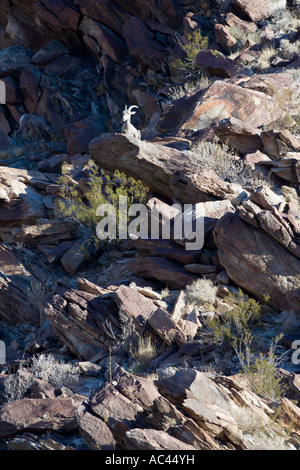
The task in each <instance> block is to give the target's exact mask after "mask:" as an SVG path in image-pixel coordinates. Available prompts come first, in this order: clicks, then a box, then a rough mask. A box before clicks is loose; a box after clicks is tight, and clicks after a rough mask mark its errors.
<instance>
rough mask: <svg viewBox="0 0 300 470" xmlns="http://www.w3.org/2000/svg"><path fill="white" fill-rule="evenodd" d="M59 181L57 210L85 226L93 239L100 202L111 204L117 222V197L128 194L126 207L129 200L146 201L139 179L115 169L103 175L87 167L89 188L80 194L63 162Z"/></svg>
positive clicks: (97, 170)
mask: <svg viewBox="0 0 300 470" xmlns="http://www.w3.org/2000/svg"><path fill="white" fill-rule="evenodd" d="M58 183H59V184H60V186H61V190H60V194H59V196H60V199H59V201H58V202H57V208H58V211H59V212H60V213H61V214H62V215H64V216H65V217H67V218H70V219H72V220H75V221H77V222H78V223H79V224H80V225H81V226H82V227H84V228H85V229H86V230H87V232H88V233H89V234H90V236H91V237H93V238H94V241H96V242H99V240H98V239H96V226H97V224H98V222H99V220H100V219H99V217H98V216H97V208H98V207H99V206H101V205H102V204H111V205H112V206H113V207H114V208H115V210H116V215H117V225H118V224H119V223H120V217H121V214H120V213H119V210H118V208H119V197H120V196H123V197H126V198H127V205H128V207H129V206H130V205H132V204H136V203H139V204H142V203H143V202H145V199H146V195H147V193H148V191H149V189H148V188H147V187H145V186H144V185H143V183H142V182H141V181H140V180H135V179H134V178H132V177H127V176H126V175H125V174H124V173H120V172H119V171H118V170H117V171H115V172H114V175H113V177H110V176H109V175H106V174H104V173H102V172H101V170H100V169H99V168H98V167H97V166H96V165H95V166H93V167H92V168H91V169H90V177H89V182H88V188H89V189H88V190H87V192H86V193H85V194H84V197H82V195H81V193H80V189H79V188H78V184H77V183H76V181H74V180H73V179H72V178H71V176H70V174H69V172H68V169H67V167H66V166H64V167H63V169H62V176H61V177H60V179H59V181H58Z"/></svg>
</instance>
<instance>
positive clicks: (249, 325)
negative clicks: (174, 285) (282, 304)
mask: <svg viewBox="0 0 300 470" xmlns="http://www.w3.org/2000/svg"><path fill="white" fill-rule="evenodd" d="M261 313H262V307H261V305H260V304H259V302H257V301H256V300H254V299H251V298H248V297H244V295H243V294H242V292H241V291H240V295H239V298H238V299H237V304H236V305H235V307H234V308H233V309H232V310H230V311H228V312H226V313H225V314H224V315H223V316H222V317H221V318H220V317H217V318H213V319H212V320H210V321H208V323H207V325H208V328H209V330H210V332H211V333H212V334H213V337H214V339H215V340H216V341H218V342H221V343H227V344H229V345H230V346H231V347H232V348H233V350H234V351H235V353H236V355H237V357H238V359H239V362H240V365H241V368H242V372H243V373H244V374H245V375H246V377H247V379H248V382H249V386H250V388H251V390H252V391H253V392H255V393H256V394H257V395H260V396H261V397H263V398H265V399H268V400H272V401H280V399H281V397H282V396H283V394H284V391H285V388H284V386H283V385H282V384H281V381H280V378H279V377H278V376H277V375H276V370H277V367H278V364H279V363H280V359H278V357H277V356H276V354H275V349H276V346H277V344H278V342H279V340H280V339H281V336H278V337H277V338H275V340H274V341H273V342H272V343H271V346H270V348H269V351H268V352H267V354H262V353H260V354H259V355H257V354H255V353H254V352H253V349H252V343H253V340H254V335H253V327H254V325H255V324H258V323H259V321H260V319H261Z"/></svg>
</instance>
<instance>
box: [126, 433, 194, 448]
mask: <svg viewBox="0 0 300 470" xmlns="http://www.w3.org/2000/svg"><path fill="white" fill-rule="evenodd" d="M124 442H125V445H126V449H129V450H173V451H175V450H177V451H185V450H190V451H192V450H196V449H195V447H193V446H191V445H189V444H185V443H184V442H182V441H180V440H178V439H176V438H175V437H172V436H170V435H169V434H167V433H166V432H164V431H156V430H155V429H132V430H130V431H127V432H126V434H125V440H124Z"/></svg>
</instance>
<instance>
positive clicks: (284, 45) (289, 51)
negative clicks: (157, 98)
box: [279, 39, 300, 59]
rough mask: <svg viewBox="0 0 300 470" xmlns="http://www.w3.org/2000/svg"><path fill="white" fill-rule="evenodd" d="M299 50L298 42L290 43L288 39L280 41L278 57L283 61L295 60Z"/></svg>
mask: <svg viewBox="0 0 300 470" xmlns="http://www.w3.org/2000/svg"><path fill="white" fill-rule="evenodd" d="M299 50H300V41H299V40H298V41H296V42H290V41H289V40H288V39H282V40H281V41H280V48H279V55H280V56H281V57H283V58H284V59H294V58H297V56H298V54H299Z"/></svg>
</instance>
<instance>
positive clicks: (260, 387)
mask: <svg viewBox="0 0 300 470" xmlns="http://www.w3.org/2000/svg"><path fill="white" fill-rule="evenodd" d="M279 339H281V336H278V338H275V340H274V342H272V344H271V346H270V349H269V351H268V353H267V354H266V355H264V354H262V353H260V354H259V356H258V357H256V358H254V360H253V362H252V364H250V365H249V366H246V368H245V373H246V374H247V377H248V381H249V383H250V386H251V389H252V391H253V392H255V393H256V394H257V395H259V396H261V397H263V398H265V399H267V400H270V401H273V402H280V400H281V398H282V397H283V395H284V393H285V390H286V386H285V385H284V384H282V383H281V379H280V377H278V375H277V368H278V366H279V364H280V358H278V357H277V356H276V355H275V348H276V345H277V343H278V341H279Z"/></svg>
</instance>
